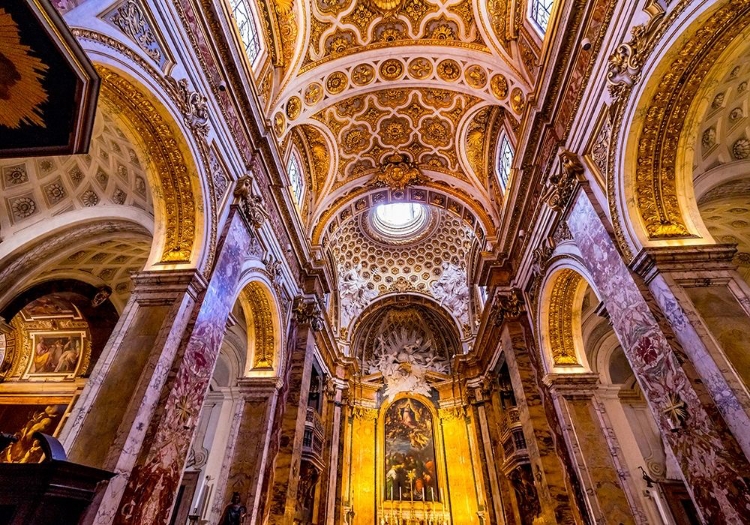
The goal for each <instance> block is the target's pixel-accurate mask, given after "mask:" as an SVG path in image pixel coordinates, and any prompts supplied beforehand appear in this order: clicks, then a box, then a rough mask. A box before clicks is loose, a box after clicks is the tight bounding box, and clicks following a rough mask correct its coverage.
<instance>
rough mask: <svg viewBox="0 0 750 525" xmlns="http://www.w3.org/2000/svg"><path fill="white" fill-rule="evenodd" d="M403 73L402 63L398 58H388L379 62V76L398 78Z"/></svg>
mask: <svg viewBox="0 0 750 525" xmlns="http://www.w3.org/2000/svg"><path fill="white" fill-rule="evenodd" d="M403 74H404V64H402V63H401V61H400V60H396V59H395V58H390V59H388V60H386V61H385V62H383V63H382V64H380V76H382V77H383V78H384V79H385V80H398V79H399V78H401V76H402V75H403Z"/></svg>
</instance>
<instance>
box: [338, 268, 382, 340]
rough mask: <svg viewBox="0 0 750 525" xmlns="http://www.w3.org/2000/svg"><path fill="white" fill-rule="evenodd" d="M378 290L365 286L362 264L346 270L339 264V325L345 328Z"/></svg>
mask: <svg viewBox="0 0 750 525" xmlns="http://www.w3.org/2000/svg"><path fill="white" fill-rule="evenodd" d="M377 294H378V292H377V291H376V290H371V289H369V288H368V287H367V279H365V278H364V277H362V265H360V264H358V265H357V266H353V267H351V268H349V269H348V270H347V269H346V268H344V267H343V266H339V304H340V305H341V327H342V328H347V327H348V326H349V323H351V322H352V321H353V320H354V319H356V318H357V316H358V315H359V314H360V313H362V310H364V309H365V307H366V306H367V305H368V304H369V302H370V301H372V300H373V299H374V298H375V296H377Z"/></svg>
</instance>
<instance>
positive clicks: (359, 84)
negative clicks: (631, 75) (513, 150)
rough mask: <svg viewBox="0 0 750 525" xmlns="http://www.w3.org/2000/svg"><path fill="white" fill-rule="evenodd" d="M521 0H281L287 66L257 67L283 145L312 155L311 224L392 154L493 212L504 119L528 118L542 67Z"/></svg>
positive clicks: (280, 58)
mask: <svg viewBox="0 0 750 525" xmlns="http://www.w3.org/2000/svg"><path fill="white" fill-rule="evenodd" d="M513 4H517V5H515V6H514V7H511V2H509V1H507V0H489V1H487V0H330V1H329V0H312V1H309V0H308V1H297V2H294V1H293V0H283V1H282V0H276V4H275V6H274V10H275V15H276V17H275V18H276V20H278V21H279V23H278V25H277V26H276V34H277V35H279V36H278V37H277V38H276V40H275V41H274V42H275V43H276V47H277V48H276V49H275V53H276V58H277V62H278V63H282V64H283V68H278V67H277V68H276V70H275V73H274V74H275V75H277V76H278V75H281V78H277V79H276V80H274V81H268V78H267V77H268V75H270V73H269V72H268V70H264V71H263V72H260V74H259V76H260V77H261V82H260V91H261V93H262V95H263V97H264V98H265V99H266V102H267V111H268V116H269V118H270V119H271V121H272V123H273V127H274V131H275V133H276V136H277V139H278V140H279V144H280V145H281V146H282V148H283V149H284V150H285V152H286V151H288V148H289V147H291V145H293V144H296V145H297V149H298V150H300V152H301V153H302V154H303V156H305V157H306V158H305V164H306V167H307V171H308V183H309V185H308V187H310V188H312V191H311V192H310V193H309V195H308V201H307V202H306V203H304V205H303V211H304V213H303V215H304V216H303V222H305V223H306V225H307V227H308V228H309V229H310V230H311V231H312V229H313V228H315V227H316V226H317V225H318V222H319V221H320V219H321V216H322V215H323V214H324V213H328V211H330V208H331V206H332V205H334V206H335V205H337V204H336V203H340V204H341V205H342V206H346V205H347V204H348V198H351V199H353V198H355V197H357V196H360V195H361V193H362V189H363V187H367V186H368V185H373V184H375V181H376V179H378V173H379V172H382V171H383V170H385V169H387V167H388V165H389V163H390V162H391V160H390V159H393V158H394V155H398V156H400V157H401V159H402V160H404V161H406V162H407V163H410V164H412V165H413V166H415V167H416V168H417V169H418V170H419V172H420V175H421V176H420V177H419V179H418V182H413V183H412V185H413V186H422V187H426V188H441V189H443V190H444V191H446V192H448V193H450V194H451V195H453V196H454V197H455V198H457V199H459V200H461V201H463V203H464V204H465V205H468V206H470V207H472V208H473V209H474V210H475V213H476V214H477V215H479V214H478V213H477V211H479V210H480V209H481V210H483V218H486V219H488V220H489V221H490V222H491V223H495V222H496V218H497V212H496V209H497V208H498V202H499V201H500V200H501V199H502V195H501V193H500V191H499V189H498V188H497V184H496V181H495V177H493V176H491V175H492V169H493V163H492V162H491V161H490V159H494V157H495V154H494V152H495V147H496V139H497V136H498V133H499V130H500V129H501V127H502V126H505V127H506V128H507V130H508V132H509V133H511V134H513V133H517V132H518V130H519V128H520V126H521V125H522V123H523V118H524V113H525V110H526V105H527V101H528V97H529V93H530V92H531V91H532V89H533V86H534V83H535V80H536V76H537V74H538V68H537V61H538V59H537V55H538V54H539V43H540V42H539V38H538V35H536V34H535V33H534V31H533V30H532V31H529V30H528V29H527V27H526V24H527V22H526V17H522V16H517V15H518V14H519V13H517V12H516V11H519V12H520V10H525V8H526V6H525V5H522V4H525V3H524V2H514V3H513ZM524 12H525V11H524ZM279 48H280V49H279ZM270 85H274V86H275V87H273V88H271V87H269V86H270ZM290 138H294V140H290ZM301 143H302V144H301ZM483 226H484V229H485V231H491V230H492V229H493V224H484V225H483Z"/></svg>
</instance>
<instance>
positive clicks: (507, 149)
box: [497, 133, 513, 191]
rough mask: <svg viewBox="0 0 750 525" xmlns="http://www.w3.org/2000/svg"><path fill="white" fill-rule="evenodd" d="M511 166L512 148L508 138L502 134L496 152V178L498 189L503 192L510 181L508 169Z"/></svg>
mask: <svg viewBox="0 0 750 525" xmlns="http://www.w3.org/2000/svg"><path fill="white" fill-rule="evenodd" d="M512 164H513V146H512V145H511V143H510V140H508V136H507V135H506V134H505V133H503V134H502V136H501V137H500V147H499V148H498V152H497V178H498V181H499V182H500V187H501V188H502V189H503V191H505V189H506V188H507V187H508V181H509V179H510V167H511V166H512Z"/></svg>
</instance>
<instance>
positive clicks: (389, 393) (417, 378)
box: [368, 327, 448, 398]
mask: <svg viewBox="0 0 750 525" xmlns="http://www.w3.org/2000/svg"><path fill="white" fill-rule="evenodd" d="M433 346H434V345H433V343H432V341H431V340H430V339H429V338H427V337H425V336H424V335H420V334H418V333H417V332H416V331H415V330H411V331H407V329H406V328H405V327H402V328H401V329H400V330H394V331H393V332H391V333H390V334H388V336H385V335H383V334H382V333H381V334H379V335H378V336H377V338H376V339H375V349H374V352H373V357H372V359H371V360H370V362H369V368H368V373H370V374H374V373H377V372H380V373H381V374H383V379H384V380H385V392H384V394H385V397H386V398H391V397H393V396H394V395H395V394H397V393H399V392H413V393H416V394H422V395H424V396H428V397H429V395H430V385H429V384H428V383H427V377H426V374H427V372H429V371H433V372H440V373H447V371H448V363H447V362H446V361H445V359H443V358H442V357H441V356H440V355H438V354H437V352H436V351H435V349H434V348H433Z"/></svg>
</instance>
